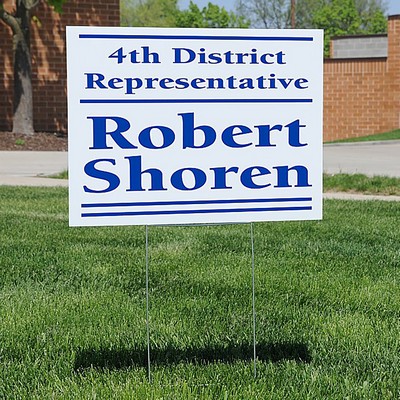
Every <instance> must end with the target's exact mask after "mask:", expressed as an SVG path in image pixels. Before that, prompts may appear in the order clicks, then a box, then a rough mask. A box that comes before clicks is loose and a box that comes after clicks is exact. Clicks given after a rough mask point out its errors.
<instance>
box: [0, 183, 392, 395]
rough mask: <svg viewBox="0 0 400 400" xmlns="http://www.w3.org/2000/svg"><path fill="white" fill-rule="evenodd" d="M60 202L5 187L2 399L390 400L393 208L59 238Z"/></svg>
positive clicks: (330, 204)
mask: <svg viewBox="0 0 400 400" xmlns="http://www.w3.org/2000/svg"><path fill="white" fill-rule="evenodd" d="M67 207H68V192H67V190H66V189H61V188H26V187H25V188H21V187H5V186H2V187H0V254H1V257H0V276H1V280H0V289H1V290H0V320H1V324H0V398H1V399H34V400H39V399H51V398H55V399H89V398H90V399H94V398H98V399H204V400H206V399H263V400H264V399H265V400H272V399H273V400H281V399H285V400H286V399H297V400H300V399H310V400H320V399H346V398H348V399H398V398H400V381H399V368H400V342H399V330H400V312H399V310H400V291H399V285H398V279H399V271H398V267H399V250H400V247H399V243H400V230H399V229H395V228H394V227H396V226H397V225H398V221H399V216H398V215H399V214H398V213H399V203H396V202H374V201H371V202H351V201H326V202H325V209H324V219H323V220H322V221H297V222H284V223H279V222H277V223H257V224H255V225H254V235H255V237H254V239H255V240H254V244H255V256H256V257H255V271H256V279H255V282H256V311H257V342H258V346H257V354H258V357H259V361H258V364H257V371H258V376H257V379H254V377H253V370H252V362H251V358H252V323H251V321H252V319H251V315H252V314H251V255H250V240H249V227H248V225H245V224H242V225H227V226H209V227H207V226H199V227H150V228H149V250H150V251H149V254H150V329H151V348H152V351H151V355H152V361H153V364H152V382H151V383H149V382H148V380H147V373H146V323H145V322H146V313H145V278H144V277H145V264H144V263H145V261H144V260H145V235H144V227H103V228H69V227H68V221H67Z"/></svg>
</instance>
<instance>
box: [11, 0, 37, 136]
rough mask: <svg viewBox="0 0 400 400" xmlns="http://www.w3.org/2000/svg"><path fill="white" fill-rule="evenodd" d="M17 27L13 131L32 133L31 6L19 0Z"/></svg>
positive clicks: (14, 33) (14, 47)
mask: <svg viewBox="0 0 400 400" xmlns="http://www.w3.org/2000/svg"><path fill="white" fill-rule="evenodd" d="M16 19H17V21H18V27H17V29H15V30H14V29H13V50H14V115H13V132H14V133H24V134H26V135H32V134H33V133H34V129H33V96H32V62H31V50H30V8H27V7H26V6H25V2H24V1H17V10H16Z"/></svg>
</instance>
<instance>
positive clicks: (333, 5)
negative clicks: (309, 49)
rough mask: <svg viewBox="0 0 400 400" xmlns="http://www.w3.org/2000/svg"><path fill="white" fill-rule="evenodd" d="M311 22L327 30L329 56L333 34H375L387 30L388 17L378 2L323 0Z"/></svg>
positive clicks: (326, 44) (326, 46)
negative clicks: (371, 3) (370, 3)
mask: <svg viewBox="0 0 400 400" xmlns="http://www.w3.org/2000/svg"><path fill="white" fill-rule="evenodd" d="M314 5H317V2H315V3H314ZM309 23H311V25H312V27H313V28H319V29H324V31H325V56H329V47H330V46H329V45H330V39H331V38H332V37H333V36H343V35H355V34H375V33H384V32H386V30H387V21H386V17H385V15H384V13H383V9H382V8H380V7H379V6H378V4H377V3H374V4H373V5H368V3H360V2H357V1H355V0H322V1H320V2H319V5H318V7H317V8H316V9H315V10H314V12H313V13H312V17H311V21H309Z"/></svg>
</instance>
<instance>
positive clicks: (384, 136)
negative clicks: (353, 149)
mask: <svg viewBox="0 0 400 400" xmlns="http://www.w3.org/2000/svg"><path fill="white" fill-rule="evenodd" d="M376 140H400V129H396V130H394V131H389V132H384V133H377V134H374V135H368V136H360V137H355V138H349V139H341V140H335V141H333V142H330V143H349V142H371V141H376Z"/></svg>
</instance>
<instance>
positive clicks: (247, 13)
mask: <svg viewBox="0 0 400 400" xmlns="http://www.w3.org/2000/svg"><path fill="white" fill-rule="evenodd" d="M290 6H291V2H290V0H238V2H237V5H236V11H237V14H238V15H239V16H240V17H241V18H243V19H245V20H247V21H249V24H250V26H251V27H252V28H267V29H270V28H277V29H282V28H287V27H288V26H289V22H290Z"/></svg>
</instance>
